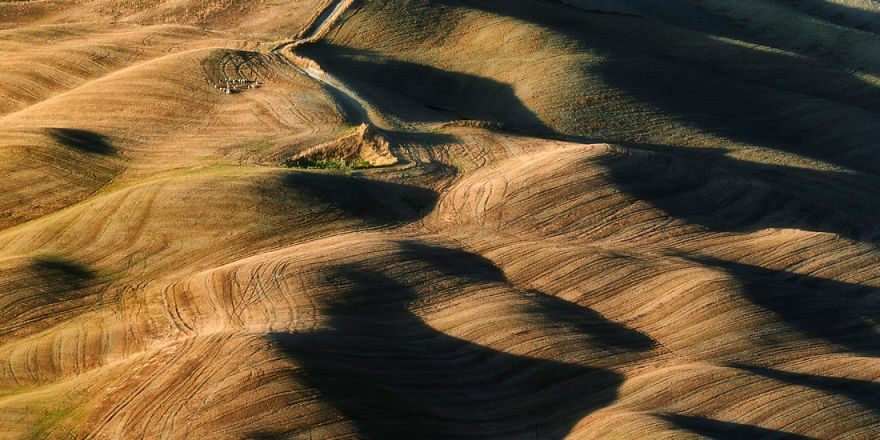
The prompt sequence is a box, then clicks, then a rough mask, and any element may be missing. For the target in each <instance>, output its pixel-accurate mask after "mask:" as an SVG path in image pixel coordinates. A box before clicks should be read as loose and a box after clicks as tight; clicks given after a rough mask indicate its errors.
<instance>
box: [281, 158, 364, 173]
mask: <svg viewBox="0 0 880 440" xmlns="http://www.w3.org/2000/svg"><path fill="white" fill-rule="evenodd" d="M283 165H284V166H286V167H288V168H305V169H322V170H344V169H350V170H360V169H364V168H372V167H373V164H371V163H370V162H369V161H367V160H364V159H356V160H353V161H351V162H348V163H347V162H346V161H344V160H336V159H310V158H307V157H300V158H298V159H287V160H285V161H284V163H283Z"/></svg>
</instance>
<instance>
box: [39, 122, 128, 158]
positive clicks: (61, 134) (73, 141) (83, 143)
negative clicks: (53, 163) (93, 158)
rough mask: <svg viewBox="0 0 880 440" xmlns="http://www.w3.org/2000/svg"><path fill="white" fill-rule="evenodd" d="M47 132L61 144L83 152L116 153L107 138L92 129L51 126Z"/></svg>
mask: <svg viewBox="0 0 880 440" xmlns="http://www.w3.org/2000/svg"><path fill="white" fill-rule="evenodd" d="M47 132H48V133H49V135H50V136H52V138H53V139H55V140H56V141H57V142H58V143H60V144H61V145H64V146H66V147H68V148H72V149H74V150H78V151H81V152H83V153H93V154H101V155H110V154H114V153H116V149H115V148H113V146H112V145H111V144H110V142H109V141H108V140H107V138H105V137H104V136H102V135H100V134H98V133H95V132H92V131H88V130H78V129H74V128H50V129H47Z"/></svg>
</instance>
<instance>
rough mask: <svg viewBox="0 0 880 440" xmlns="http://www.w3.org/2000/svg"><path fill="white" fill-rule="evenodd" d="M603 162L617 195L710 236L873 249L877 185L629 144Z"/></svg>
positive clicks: (717, 154) (879, 236) (718, 153)
mask: <svg viewBox="0 0 880 440" xmlns="http://www.w3.org/2000/svg"><path fill="white" fill-rule="evenodd" d="M627 146H628V147H629V152H628V154H626V155H621V156H615V157H609V158H608V159H606V160H604V161H603V162H602V165H603V166H605V167H606V168H607V169H608V170H609V173H608V178H609V180H610V181H611V182H612V183H614V184H615V185H616V186H618V187H619V188H620V189H622V190H623V191H626V192H627V193H630V194H632V195H633V196H635V197H637V198H639V199H641V200H645V201H647V202H649V203H651V204H652V205H654V206H656V207H658V208H660V209H662V210H663V211H665V212H668V213H669V214H670V215H672V216H675V217H678V218H681V219H684V220H686V221H688V222H689V223H693V224H699V225H703V226H705V227H706V228H707V229H709V230H710V231H726V232H751V231H756V230H760V229H764V228H797V229H804V230H810V231H821V232H831V233H835V234H839V235H841V236H844V237H847V238H850V239H853V240H859V241H865V242H871V243H877V242H878V241H880V228H878V224H880V223H878V221H880V215H878V214H880V210H878V207H880V191H878V190H877V188H876V187H875V186H874V184H872V183H874V182H877V181H878V179H874V178H870V177H867V176H859V175H853V174H850V173H840V172H833V171H822V170H813V169H807V168H798V167H789V166H784V165H767V164H760V163H754V162H747V161H743V160H738V159H735V158H731V157H729V156H726V155H725V154H724V153H725V152H724V151H723V150H717V149H698V148H691V149H688V148H683V147H666V146H661V145H645V144H628V145H627Z"/></svg>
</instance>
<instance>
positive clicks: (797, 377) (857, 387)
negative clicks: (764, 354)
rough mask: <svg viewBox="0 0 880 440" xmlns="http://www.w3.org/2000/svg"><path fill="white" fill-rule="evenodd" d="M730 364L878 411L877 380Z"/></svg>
mask: <svg viewBox="0 0 880 440" xmlns="http://www.w3.org/2000/svg"><path fill="white" fill-rule="evenodd" d="M730 366H731V367H733V368H738V369H740V370H743V371H748V372H749V373H754V374H757V375H760V376H764V377H766V378H770V379H773V380H778V381H780V382H786V383H789V384H792V385H798V386H804V387H807V388H812V389H814V390H818V391H822V392H827V393H832V394H838V395H840V396H843V397H846V398H848V399H850V400H852V401H854V402H857V403H859V404H860V405H862V406H864V407H865V408H868V409H870V410H872V411H874V413H880V383H877V382H871V381H867V380H857V379H846V378H842V377H832V376H819V375H814V374H803V373H792V372H789V371H782V370H777V369H774V368H766V367H754V366H750V365H744V364H732V365H730Z"/></svg>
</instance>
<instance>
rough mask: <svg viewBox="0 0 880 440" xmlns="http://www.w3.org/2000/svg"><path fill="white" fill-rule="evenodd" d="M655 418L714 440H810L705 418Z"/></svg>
mask: <svg viewBox="0 0 880 440" xmlns="http://www.w3.org/2000/svg"><path fill="white" fill-rule="evenodd" d="M657 417H659V418H661V419H663V420H665V421H667V422H669V423H672V424H673V425H675V426H676V427H678V428H680V429H684V430H686V431H690V432H693V433H695V434H699V435H702V436H706V437H708V438H711V439H715V440H742V439H768V440H769V439H774V440H810V439H812V437H807V436H803V435H798V434H792V433H790V432H785V431H777V430H774V429H767V428H761V427H758V426H752V425H745V424H742V423H731V422H722V421H720V420H715V419H710V418H707V417H699V416H689V415H684V414H659V415H657Z"/></svg>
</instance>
